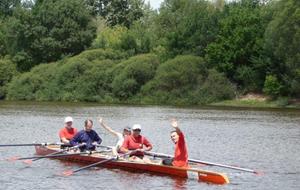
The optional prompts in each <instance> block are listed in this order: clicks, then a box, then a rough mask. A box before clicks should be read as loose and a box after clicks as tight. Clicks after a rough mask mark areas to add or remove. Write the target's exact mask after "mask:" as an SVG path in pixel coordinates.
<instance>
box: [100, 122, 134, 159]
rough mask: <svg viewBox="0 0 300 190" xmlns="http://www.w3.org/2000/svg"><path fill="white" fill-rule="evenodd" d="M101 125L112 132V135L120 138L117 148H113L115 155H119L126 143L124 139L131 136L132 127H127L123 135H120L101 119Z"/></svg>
mask: <svg viewBox="0 0 300 190" xmlns="http://www.w3.org/2000/svg"><path fill="white" fill-rule="evenodd" d="M99 123H100V125H101V126H102V127H103V128H104V129H106V130H107V131H108V132H110V133H111V134H112V135H114V136H116V137H117V138H118V141H117V144H116V145H115V147H114V148H113V150H112V151H113V153H114V155H117V152H118V151H119V150H120V148H121V146H122V145H123V142H124V138H125V137H126V136H128V135H130V134H131V129H130V127H128V126H126V127H125V128H124V129H123V132H122V133H119V132H117V131H115V130H113V129H112V128H110V127H109V126H107V125H106V124H105V123H104V121H103V118H101V117H100V118H99Z"/></svg>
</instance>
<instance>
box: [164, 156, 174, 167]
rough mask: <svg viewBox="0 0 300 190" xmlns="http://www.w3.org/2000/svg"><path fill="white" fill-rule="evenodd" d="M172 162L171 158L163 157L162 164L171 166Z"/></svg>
mask: <svg viewBox="0 0 300 190" xmlns="http://www.w3.org/2000/svg"><path fill="white" fill-rule="evenodd" d="M172 162H173V159H172V158H165V159H163V161H162V164H163V165H167V166H173V164H172Z"/></svg>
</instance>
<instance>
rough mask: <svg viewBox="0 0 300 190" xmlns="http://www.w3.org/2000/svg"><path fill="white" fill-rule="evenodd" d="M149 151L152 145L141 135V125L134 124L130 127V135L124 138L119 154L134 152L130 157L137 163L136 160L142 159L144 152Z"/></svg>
mask: <svg viewBox="0 0 300 190" xmlns="http://www.w3.org/2000/svg"><path fill="white" fill-rule="evenodd" d="M151 149H152V144H151V143H150V142H149V141H148V139H146V137H144V136H142V135H141V125H139V124H134V125H133V126H132V134H131V135H128V136H126V137H125V140H124V142H123V145H122V147H121V148H120V152H122V153H126V152H128V151H132V150H135V151H136V152H134V153H132V154H131V155H130V156H132V157H133V159H136V160H137V161H138V159H144V151H150V150H151ZM144 161H148V160H144Z"/></svg>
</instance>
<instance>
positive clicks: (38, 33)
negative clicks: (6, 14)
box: [4, 0, 96, 71]
mask: <svg viewBox="0 0 300 190" xmlns="http://www.w3.org/2000/svg"><path fill="white" fill-rule="evenodd" d="M85 5H86V4H85V3H84V1H83V0H61V1H57V0H47V1H41V0H40V1H37V2H36V4H35V5H34V7H33V8H32V9H24V8H20V9H19V10H18V11H16V12H15V15H14V17H13V18H10V19H9V20H8V21H7V22H6V24H5V26H4V28H5V30H4V31H5V34H6V39H5V44H6V47H9V51H8V52H9V54H10V55H11V56H13V59H14V61H15V62H16V63H17V66H18V69H19V70H21V71H27V70H29V69H30V68H32V67H33V66H34V65H37V64H40V63H45V62H46V63H47V62H52V61H55V60H58V59H60V58H62V57H63V56H67V55H75V54H78V53H80V52H81V51H83V50H84V49H85V48H87V47H89V46H90V44H91V42H92V40H93V38H94V36H95V31H96V28H95V26H94V24H93V22H92V16H91V15H90V12H89V11H88V10H87V8H86V6H85Z"/></svg>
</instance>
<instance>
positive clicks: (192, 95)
mask: <svg viewBox="0 0 300 190" xmlns="http://www.w3.org/2000/svg"><path fill="white" fill-rule="evenodd" d="M206 65H207V64H206V63H205V62H204V60H203V59H202V58H200V57H196V56H191V55H186V56H178V57H176V58H174V59H172V60H169V61H167V62H165V63H163V64H161V65H160V66H159V68H158V69H157V73H156V75H155V78H154V79H153V80H152V81H150V82H149V83H147V84H146V85H145V86H144V87H143V89H142V96H144V98H143V102H145V103H155V104H157V103H168V104H193V105H196V104H206V103H211V102H214V101H220V100H225V99H230V98H232V97H234V94H235V87H234V86H233V85H232V84H231V83H230V81H229V80H228V79H227V78H226V77H225V76H224V75H223V74H221V73H219V72H217V71H216V70H208V69H207V67H206Z"/></svg>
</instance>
